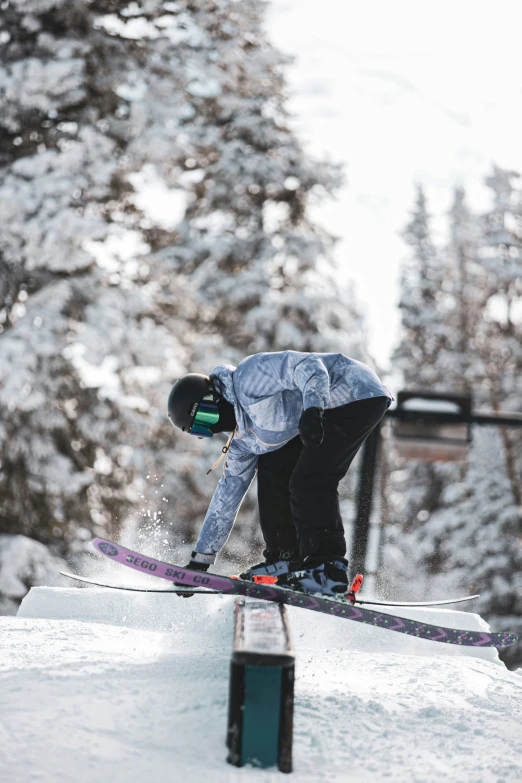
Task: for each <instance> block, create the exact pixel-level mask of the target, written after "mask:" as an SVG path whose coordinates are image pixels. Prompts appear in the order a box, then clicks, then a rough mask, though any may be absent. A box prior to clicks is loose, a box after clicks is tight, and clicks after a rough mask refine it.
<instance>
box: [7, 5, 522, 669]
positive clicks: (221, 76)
mask: <svg viewBox="0 0 522 783" xmlns="http://www.w3.org/2000/svg"><path fill="white" fill-rule="evenodd" d="M264 10H265V9H264V5H263V3H259V2H257V1H256V0H243V2H241V3H238V2H234V0H176V2H173V1H172V2H171V1H170V0H166V1H165V2H160V0H144V1H143V2H141V3H137V2H118V1H116V0H68V2H66V3H65V2H63V1H62V0H9V2H7V1H6V2H4V3H2V6H1V8H0V17H1V21H2V27H1V31H0V52H1V64H0V235H1V241H0V453H1V458H0V459H1V463H0V534H2V535H0V550H1V552H0V573H1V575H2V579H0V593H2V595H3V596H4V599H5V600H4V610H5V611H14V610H15V608H16V603H17V601H18V600H19V599H20V598H21V597H22V595H23V592H24V590H25V589H27V588H28V587H29V586H30V584H34V583H37V582H38V581H40V582H41V581H42V580H44V579H46V578H47V579H48V578H49V577H48V576H47V577H46V576H45V574H46V573H47V574H49V573H50V571H52V570H56V563H57V562H58V561H57V560H56V558H59V557H62V558H68V559H69V560H70V559H71V558H74V557H78V556H80V555H81V553H82V552H84V551H85V549H86V542H87V541H88V540H89V539H90V537H91V536H92V535H93V534H100V535H105V536H109V537H117V538H120V539H124V540H127V541H128V542H131V541H132V542H134V543H136V544H137V545H141V546H144V545H146V546H147V551H150V552H151V554H157V555H159V556H168V557H169V558H170V559H180V558H186V557H187V555H188V552H189V551H190V550H191V548H192V545H193V543H194V540H195V537H196V533H197V529H198V527H199V524H200V522H201V519H202V517H203V515H204V512H205V510H206V507H207V505H208V502H209V499H210V496H211V494H212V491H213V488H214V486H215V481H216V478H215V477H214V476H213V475H211V476H207V475H206V471H207V469H208V467H209V466H210V465H211V464H212V462H213V461H214V460H215V458H216V456H217V454H218V453H219V451H220V448H221V445H222V444H221V442H219V441H218V439H215V442H214V441H212V442H211V443H204V444H203V445H202V444H201V442H200V441H198V440H197V439H192V438H187V437H184V436H181V435H180V434H179V433H177V432H176V431H175V430H174V429H173V428H172V427H171V426H170V424H169V423H168V420H167V418H166V416H165V403H166V399H167V395H168V391H169V389H170V386H171V384H172V382H173V381H174V380H175V379H176V378H177V377H179V375H180V374H182V373H184V372H186V371H188V370H193V371H201V372H209V371H211V370H212V369H213V367H214V366H216V365H217V364H219V363H223V362H225V363H232V364H235V363H237V362H238V361H239V360H240V359H241V358H243V357H244V356H245V355H248V354H250V353H254V352H257V351H263V350H268V351H271V350H280V349H288V348H293V349H296V350H304V351H314V350H315V351H337V350H340V351H343V352H344V353H347V354H349V355H351V356H353V357H355V358H358V359H361V360H362V361H366V362H368V363H370V364H371V363H372V362H371V357H369V355H368V351H367V347H366V346H367V334H368V325H367V323H366V321H365V317H364V313H363V312H362V310H361V307H360V306H359V304H358V302H357V297H356V294H355V292H354V289H353V287H352V286H351V285H350V284H349V283H347V282H346V281H347V279H348V275H347V273H346V270H340V269H339V268H338V267H337V266H336V264H335V263H334V261H333V260H332V250H333V247H334V244H335V238H334V237H332V236H331V235H329V234H328V233H327V232H325V231H324V230H323V229H321V228H320V227H319V226H317V225H314V223H313V222H312V221H311V219H310V210H311V207H313V206H314V205H315V204H316V203H317V202H319V201H320V200H322V199H328V198H332V197H333V196H334V195H335V193H336V190H337V188H338V187H339V186H340V184H341V182H342V173H341V171H340V170H339V168H338V167H337V166H335V165H333V164H332V163H327V162H325V161H317V160H313V159H310V157H309V156H308V155H307V154H305V152H304V151H303V149H302V147H301V144H300V142H299V139H298V138H297V136H296V134H295V133H294V131H293V130H292V127H291V118H289V116H288V113H287V110H286V103H287V94H286V85H285V66H286V64H287V62H288V61H287V60H286V58H285V57H284V56H283V55H281V54H280V53H279V52H278V51H277V50H275V49H274V48H273V47H272V46H271V45H270V43H269V41H268V40H267V37H266V34H265V32H264V28H263V15H264ZM487 185H488V187H489V188H490V192H491V206H490V208H489V210H488V211H486V212H485V213H483V214H482V213H481V214H479V213H476V212H473V210H471V209H470V208H469V207H468V205H467V203H466V197H465V193H464V192H463V190H462V189H460V188H457V189H456V191H455V194H454V201H453V206H452V208H451V211H450V213H449V214H448V218H447V241H445V242H443V241H441V240H440V239H439V238H434V234H433V232H432V229H431V218H430V212H429V205H428V204H427V200H426V195H425V193H424V191H423V189H422V187H420V186H419V187H418V189H417V194H416V198H415V203H414V206H413V210H412V214H411V218H410V220H409V222H408V224H407V226H406V228H405V231H404V239H405V241H406V243H407V245H408V246H409V248H410V254H409V256H408V258H407V259H406V260H405V263H404V267H403V272H402V279H401V293H400V301H399V308H400V312H401V318H402V333H401V339H400V342H399V344H398V345H397V348H396V351H395V355H394V357H393V360H392V365H393V370H394V372H395V373H396V374H400V376H401V379H402V383H403V384H404V385H405V386H406V387H416V388H419V389H422V388H429V389H431V390H440V391H454V392H460V391H462V392H469V393H472V394H473V398H474V407H475V408H476V409H481V408H482V409H484V410H494V411H498V410H506V411H516V410H518V411H520V410H522V386H521V383H522V382H521V380H520V379H521V377H522V372H521V370H522V348H521V344H522V341H521V338H522V308H521V304H520V303H521V301H522V197H521V188H520V184H519V178H518V175H517V174H516V173H515V172H512V171H505V170H502V169H500V168H497V167H495V168H493V170H492V172H491V174H490V176H489V177H488V180H487ZM368 239H369V241H371V237H369V238H368ZM349 262H350V263H352V264H354V265H355V264H357V259H353V260H352V259H349ZM390 295H391V293H390ZM521 445H522V438H521V433H520V432H509V431H507V430H506V431H503V430H501V431H498V430H489V429H488V428H481V429H480V430H479V429H477V428H476V429H475V437H474V441H473V444H472V448H471V454H470V460H469V466H467V467H463V466H458V465H455V464H449V463H433V464H422V463H415V462H413V461H409V462H404V463H401V462H400V461H397V460H396V459H395V457H394V455H393V450H392V449H391V448H389V446H387V454H386V466H387V467H386V476H385V479H386V481H385V484H384V485H383V486H384V489H383V493H382V494H383V497H385V506H386V517H387V519H386V521H387V522H388V524H387V526H386V537H385V544H386V555H387V556H386V559H385V566H386V573H387V575H388V576H389V580H388V581H389V586H390V587H392V586H393V587H394V589H396V590H399V589H402V588H404V589H405V586H406V585H407V586H408V590H409V593H408V597H411V590H412V586H414V587H415V591H416V593H417V594H418V597H419V598H421V597H423V596H433V595H434V594H435V593H437V594H440V593H441V591H442V592H443V591H444V590H445V589H449V586H450V585H452V586H455V587H458V588H459V589H462V590H467V589H472V590H480V592H481V593H482V596H483V597H482V603H481V605H480V607H479V610H481V611H483V612H484V613H485V615H486V616H487V617H488V618H491V619H492V620H493V621H494V622H495V623H496V626H497V627H498V628H499V629H501V628H506V629H510V630H516V629H517V626H518V625H519V623H520V620H519V619H517V618H519V617H520V615H521V613H522V606H521V600H522V599H521V592H520V582H519V581H517V580H519V577H518V574H519V573H520V567H521V550H520V539H521V532H522V520H521V514H522V512H521V508H522V479H521V476H522V464H521V463H522V449H521ZM351 480H352V482H353V477H352V479H351ZM349 499H350V498H349V496H348V494H347V490H346V487H345V489H344V494H343V503H344V504H345V512H346V513H345V519H346V522H347V523H348V524H349V523H350V521H351V519H350V517H351V514H352V507H351V505H350V503H349ZM383 508H384V506H383ZM255 521H256V511H255V502H254V500H253V498H252V497H251V498H250V499H248V500H247V502H246V503H245V505H244V508H243V509H242V511H241V514H240V518H239V521H238V524H237V525H236V528H235V530H234V532H233V534H232V537H231V540H230V544H229V546H228V547H227V551H226V554H225V555H224V556H223V560H222V561H221V565H222V566H223V568H224V570H227V569H232V568H234V569H236V568H237V566H238V564H242V563H244V562H245V558H246V557H248V556H251V552H252V549H255V548H256V547H257V546H259V545H260V540H259V533H258V528H257V526H256V524H255ZM23 537H25V538H23ZM27 539H30V541H29V543H28V540H27ZM40 545H42V546H43V545H45V546H47V547H48V549H42V548H41V547H40ZM259 548H260V546H259ZM49 552H50V554H49ZM2 553H3V554H2ZM13 563H17V566H16V568H17V574H18V575H17V579H16V580H14V581H13V579H11V578H10V576H9V574H11V572H10V571H9V569H10V568H12V564H13ZM405 564H406V565H405ZM405 568H408V569H409V570H408V571H407V573H406V572H405V571H404V569H405ZM13 585H15V586H14V587H13ZM513 654H514V655H515V654H516V655H518V653H513Z"/></svg>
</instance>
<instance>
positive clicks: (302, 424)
mask: <svg viewBox="0 0 522 783" xmlns="http://www.w3.org/2000/svg"><path fill="white" fill-rule="evenodd" d="M323 415H324V410H323V409H322V408H307V409H306V410H305V411H303V413H302V415H301V418H300V419H299V435H300V436H301V440H302V441H303V443H304V445H305V446H308V448H316V447H317V446H320V445H321V443H322V442H323V438H324V425H323Z"/></svg>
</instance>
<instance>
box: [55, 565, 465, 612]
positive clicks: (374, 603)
mask: <svg viewBox="0 0 522 783" xmlns="http://www.w3.org/2000/svg"><path fill="white" fill-rule="evenodd" d="M60 573H61V574H62V576H67V577H69V579H76V580H77V581H78V582H87V583H88V584H90V585H96V587H110V588H112V589H113V590H131V591H132V592H134V593H179V594H180V595H182V594H183V593H202V594H204V595H216V594H217V595H223V594H224V593H226V590H207V589H206V588H197V587H196V588H186V587H179V588H175V587H174V588H172V589H167V590H165V588H159V589H158V588H153V587H130V586H126V585H110V584H107V583H106V582H97V581H96V580H95V579H90V578H89V577H87V576H79V575H78V574H69V573H68V572H67V571H60ZM478 597H479V596H478V595H468V596H466V597H465V598H448V599H446V600H443V601H418V602H416V603H412V602H410V603H409V602H400V601H370V600H366V599H364V598H362V599H361V598H356V600H355V603H356V604H368V605H371V606H405V607H406V606H442V605H443V604H458V603H461V602H462V601H472V600H473V599H474V598H478ZM350 603H353V601H350Z"/></svg>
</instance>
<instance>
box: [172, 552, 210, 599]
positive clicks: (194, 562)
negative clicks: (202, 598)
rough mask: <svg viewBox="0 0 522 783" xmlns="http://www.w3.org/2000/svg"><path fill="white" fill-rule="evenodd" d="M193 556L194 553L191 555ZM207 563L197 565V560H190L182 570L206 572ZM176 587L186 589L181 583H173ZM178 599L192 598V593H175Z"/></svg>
mask: <svg viewBox="0 0 522 783" xmlns="http://www.w3.org/2000/svg"><path fill="white" fill-rule="evenodd" d="M193 554H194V553H193ZM208 567H209V564H208V563H199V562H198V561H197V560H191V561H190V562H189V563H187V565H186V566H183V568H190V569H191V571H208ZM174 584H175V585H176V587H186V585H184V584H183V583H182V582H174ZM176 595H178V596H179V597H180V598H192V596H193V595H194V593H176Z"/></svg>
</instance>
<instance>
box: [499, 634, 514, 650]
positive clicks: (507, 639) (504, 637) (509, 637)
mask: <svg viewBox="0 0 522 783" xmlns="http://www.w3.org/2000/svg"><path fill="white" fill-rule="evenodd" d="M497 635H498V636H500V637H501V638H500V640H499V643H498V644H497V645H495V646H496V647H498V648H502V647H511V645H512V644H515V642H518V636H517V635H516V633H501V634H497Z"/></svg>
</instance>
